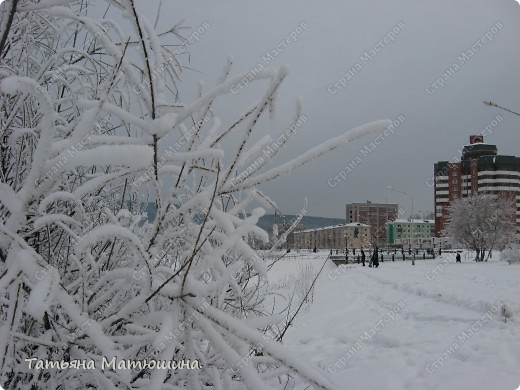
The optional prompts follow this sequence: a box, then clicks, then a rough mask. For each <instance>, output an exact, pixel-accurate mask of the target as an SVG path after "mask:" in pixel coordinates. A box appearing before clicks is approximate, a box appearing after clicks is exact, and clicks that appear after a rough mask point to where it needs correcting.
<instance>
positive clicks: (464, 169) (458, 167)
mask: <svg viewBox="0 0 520 390" xmlns="http://www.w3.org/2000/svg"><path fill="white" fill-rule="evenodd" d="M476 194H495V195H498V196H503V197H508V198H510V199H512V201H513V202H515V203H516V215H515V216H512V217H513V218H514V219H515V220H516V226H517V231H518V228H519V227H520V157H515V156H503V155H499V154H498V153H497V147H496V145H491V144H486V143H484V137H483V136H482V135H472V136H470V143H469V145H466V146H464V148H463V150H462V156H461V160H460V161H459V162H448V161H439V162H437V163H436V164H435V165H434V198H435V235H436V236H437V237H439V236H440V235H441V232H442V230H443V229H444V227H445V225H446V218H447V216H448V208H449V206H450V205H451V203H452V202H453V201H454V200H455V199H459V198H463V197H467V196H471V195H476Z"/></svg>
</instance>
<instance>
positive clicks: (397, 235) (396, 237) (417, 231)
mask: <svg viewBox="0 0 520 390" xmlns="http://www.w3.org/2000/svg"><path fill="white" fill-rule="evenodd" d="M434 233H435V221H434V220H427V219H426V220H422V219H413V220H408V219H396V220H395V221H392V222H388V223H387V225H386V242H387V244H388V245H392V246H402V247H403V248H410V247H412V248H424V249H426V248H432V247H433V244H434V240H433V237H434Z"/></svg>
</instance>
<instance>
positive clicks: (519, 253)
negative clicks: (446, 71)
mask: <svg viewBox="0 0 520 390" xmlns="http://www.w3.org/2000/svg"><path fill="white" fill-rule="evenodd" d="M500 260H503V261H507V262H508V263H509V264H520V246H519V245H518V244H515V245H512V246H511V247H510V248H507V249H504V250H503V251H502V252H501V253H500Z"/></svg>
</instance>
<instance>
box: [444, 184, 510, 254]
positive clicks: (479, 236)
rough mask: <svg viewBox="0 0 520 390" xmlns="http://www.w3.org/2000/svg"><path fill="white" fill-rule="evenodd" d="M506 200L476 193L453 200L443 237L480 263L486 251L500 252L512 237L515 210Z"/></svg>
mask: <svg viewBox="0 0 520 390" xmlns="http://www.w3.org/2000/svg"><path fill="white" fill-rule="evenodd" d="M513 205H514V203H513V202H512V201H511V199H509V198H504V197H500V196H496V195H491V194H479V195H474V196H471V197H467V198H462V199H458V200H455V201H454V202H453V204H452V205H451V206H450V208H449V210H448V219H447V225H446V228H445V229H444V232H443V234H444V235H445V236H447V237H451V238H452V239H453V240H454V241H455V242H457V243H459V244H461V245H463V246H465V247H467V248H469V249H472V250H474V251H475V253H476V254H475V260H477V261H483V260H484V257H485V254H486V251H488V253H491V251H492V250H493V249H500V250H502V249H504V248H505V247H506V245H509V244H510V243H511V241H512V240H513V239H514V237H515V233H516V225H515V219H514V218H515V216H516V208H515V207H514V206H513Z"/></svg>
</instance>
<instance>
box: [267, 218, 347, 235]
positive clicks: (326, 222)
mask: <svg viewBox="0 0 520 390" xmlns="http://www.w3.org/2000/svg"><path fill="white" fill-rule="evenodd" d="M294 220H296V215H284V216H283V217H280V216H279V215H277V216H276V223H278V224H281V223H282V222H284V221H285V223H290V222H292V221H294ZM273 223H274V215H273V214H266V215H264V216H263V217H261V218H260V220H259V221H258V226H259V227H261V228H262V229H264V230H266V231H268V232H270V231H271V229H272V228H273ZM300 223H301V224H302V225H303V227H304V228H305V229H316V228H320V227H325V226H331V225H340V224H344V223H345V219H344V218H324V217H311V216H304V217H303V219H302V220H301V222H300Z"/></svg>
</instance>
